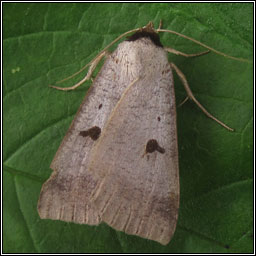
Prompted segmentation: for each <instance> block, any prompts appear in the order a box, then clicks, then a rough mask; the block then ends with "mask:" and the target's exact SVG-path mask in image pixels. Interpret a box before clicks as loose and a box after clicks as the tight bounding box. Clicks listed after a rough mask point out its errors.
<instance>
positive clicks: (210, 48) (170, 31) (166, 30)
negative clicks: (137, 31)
mask: <svg viewBox="0 0 256 256" xmlns="http://www.w3.org/2000/svg"><path fill="white" fill-rule="evenodd" d="M156 32H167V33H171V34H175V35H177V36H180V37H183V38H185V39H188V40H190V41H192V42H194V43H196V44H198V45H201V46H202V47H204V48H206V49H208V50H210V51H212V52H215V53H216V54H219V55H222V56H224V57H227V58H229V59H233V60H238V61H242V62H248V63H252V62H251V61H250V60H247V59H243V58H237V57H233V56H230V55H228V54H226V53H223V52H220V51H218V50H215V49H214V48H212V47H210V46H208V45H206V44H204V43H201V42H199V41H197V40H196V39H194V38H192V37H189V36H186V35H183V34H181V33H179V32H176V31H173V30H168V29H157V30H156Z"/></svg>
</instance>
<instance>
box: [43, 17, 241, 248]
mask: <svg viewBox="0 0 256 256" xmlns="http://www.w3.org/2000/svg"><path fill="white" fill-rule="evenodd" d="M134 32H135V34H133V35H132V36H130V37H129V38H128V39H127V40H126V41H123V42H122V43H120V44H119V45H118V47H117V49H116V50H115V51H114V52H113V53H111V54H109V53H107V51H106V49H107V48H108V47H109V46H111V45H112V44H113V43H115V42H116V41H118V40H119V39H120V38H122V37H124V36H126V35H127V34H130V33H134ZM158 32H171V33H176V34H178V33H177V32H173V31H169V30H163V29H160V28H158V29H157V30H155V29H154V27H153V24H152V23H151V22H150V23H149V24H148V25H147V26H145V27H143V28H140V29H135V30H131V31H128V32H126V33H124V34H123V35H121V36H120V37H118V38H117V39H116V40H115V41H113V42H112V43H111V44H110V45H109V46H107V47H106V48H105V49H104V50H103V51H102V52H101V53H100V54H99V55H98V56H97V57H96V58H95V59H94V60H93V61H92V62H90V63H89V65H90V68H89V71H88V73H87V75H86V77H85V78H84V79H83V80H82V81H80V82H79V83H78V84H76V85H75V86H73V87H70V88H59V87H55V86H53V87H55V88H57V89H62V90H67V89H75V88H76V87H78V86H79V85H80V84H82V83H83V82H84V81H86V80H88V79H89V78H90V77H91V75H92V72H93V70H94V68H95V67H96V66H97V64H98V62H99V61H100V59H101V58H102V57H104V56H106V61H105V63H104V65H103V67H102V68H101V70H100V72H99V73H98V75H97V77H96V78H95V79H94V81H93V84H92V86H91V88H90V89H89V91H88V93H87V95H86V97H85V99H84V101H83V102H82V104H81V106H80V108H79V110H78V112H77V114H76V116H75V118H74V120H73V122H72V124H71V126H70V128H69V130H68V132H67V134H66V136H65V138H64V139H63V141H62V143H61V145H60V147H59V149H58V151H57V153H56V155H55V157H54V159H53V161H52V163H51V168H52V169H53V173H52V175H51V177H50V178H49V179H48V180H47V181H46V182H45V183H44V185H43V187H42V190H41V194H40V198H39V202H38V212H39V215H40V217H41V218H42V219H54V220H62V221H67V222H75V223H80V224H89V225H98V224H100V223H101V222H105V223H107V224H108V225H110V226H111V227H113V228H115V229H116V230H120V231H124V232H125V233H127V234H132V235H137V236H140V237H143V238H147V239H151V240H154V241H157V242H159V243H161V244H164V245H165V244H168V243H169V241H170V239H171V237H172V235H173V233H174V231H175V227H176V223H177V218H178V209H179V197H180V195H179V166H178V147H177V127H176V104H175V95H174V84H173V76H172V70H173V69H174V70H175V71H176V72H177V73H178V75H179V77H180V78H181V80H182V81H183V83H184V86H185V89H186V91H187V94H188V97H189V98H190V99H192V100H193V101H194V102H195V103H196V104H197V105H198V106H199V107H200V108H201V109H202V110H203V112H204V113H205V114H206V115H207V116H209V117H210V118H212V119H214V120H215V121H217V122H218V123H220V124H221V125H222V126H224V127H225V128H227V129H229V130H232V129H231V128H229V127H228V126H226V125H225V124H223V123H222V122H220V121H219V120H217V119H216V118H215V117H213V116H212V115H211V114H209V113H208V112H207V111H206V110H205V109H204V107H203V106H202V105H201V104H200V103H199V102H198V101H197V100H196V99H195V97H194V96H193V94H192V92H191V90H190V88H189V87H188V83H187V81H186V78H185V76H184V75H183V74H182V72H181V71H180V70H179V69H178V68H177V67H176V66H175V65H174V64H173V63H171V64H170V63H169V62H168V58H167V52H172V53H175V54H180V55H183V56H187V57H189V56H199V55H202V54H205V53H207V52H208V51H207V52H203V53H199V54H191V55H188V54H184V53H181V52H178V51H176V50H174V49H171V48H167V47H163V46H162V44H161V42H160V39H159V35H158ZM179 35H180V34H179ZM181 36H183V35H181ZM183 37H185V38H188V37H186V36H183ZM189 39H190V40H193V39H191V38H189ZM193 41H194V42H196V43H199V44H200V45H202V46H204V47H206V48H208V49H210V50H212V51H215V52H217V51H216V50H214V49H212V48H209V47H207V46H205V45H203V44H202V43H200V42H198V41H195V40H193ZM217 53H219V54H222V53H220V52H217ZM222 55H225V54H222ZM231 58H234V57H231ZM234 59H236V58H234ZM240 60H241V59H240Z"/></svg>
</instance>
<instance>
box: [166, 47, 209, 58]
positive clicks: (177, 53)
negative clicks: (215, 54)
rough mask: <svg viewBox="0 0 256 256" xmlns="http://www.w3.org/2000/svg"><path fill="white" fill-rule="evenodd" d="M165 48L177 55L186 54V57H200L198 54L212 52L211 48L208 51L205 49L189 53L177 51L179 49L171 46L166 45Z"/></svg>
mask: <svg viewBox="0 0 256 256" xmlns="http://www.w3.org/2000/svg"><path fill="white" fill-rule="evenodd" d="M164 50H165V51H167V52H170V53H174V54H176V55H181V56H184V57H198V56H202V55H205V54H207V53H209V52H210V51H209V50H207V51H204V52H198V53H192V54H187V53H184V52H180V51H177V50H175V49H173V48H170V47H164Z"/></svg>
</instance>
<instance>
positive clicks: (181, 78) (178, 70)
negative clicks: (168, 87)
mask: <svg viewBox="0 0 256 256" xmlns="http://www.w3.org/2000/svg"><path fill="white" fill-rule="evenodd" d="M170 66H171V67H172V68H173V69H174V70H175V71H176V73H177V75H178V76H179V78H180V80H181V82H182V83H183V85H184V88H185V90H186V92H187V95H188V98H190V99H191V100H193V101H194V102H195V103H196V105H197V106H198V107H199V108H200V109H201V110H202V111H203V112H204V113H205V114H206V115H207V116H208V117H209V118H211V119H213V120H214V121H216V122H217V123H219V124H220V125H222V126H223V127H224V128H226V129H228V130H230V131H234V129H232V128H230V127H229V126H227V125H226V124H224V123H223V122H221V121H220V120H218V119H217V118H216V117H214V116H213V115H212V114H210V113H209V112H208V111H207V110H206V109H205V108H204V107H203V106H202V105H201V103H200V102H199V101H198V100H197V99H196V98H195V96H194V95H193V93H192V91H191V89H190V87H189V85H188V82H187V79H186V77H185V75H184V74H183V73H182V72H181V71H180V69H179V68H178V67H177V66H176V65H175V64H174V63H170Z"/></svg>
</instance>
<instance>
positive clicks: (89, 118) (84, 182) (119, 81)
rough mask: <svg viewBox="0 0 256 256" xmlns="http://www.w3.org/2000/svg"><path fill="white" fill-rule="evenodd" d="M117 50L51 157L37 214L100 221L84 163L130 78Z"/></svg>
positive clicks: (92, 222)
mask: <svg viewBox="0 0 256 256" xmlns="http://www.w3.org/2000/svg"><path fill="white" fill-rule="evenodd" d="M120 51H122V49H120V47H118V48H117V50H116V51H115V52H113V53H112V54H111V56H109V57H108V58H107V59H106V61H105V63H104V65H103V67H102V69H101V71H100V72H99V74H98V75H97V77H96V78H95V79H94V82H93V84H92V86H91V88H90V89H89V91H88V93H87V94H86V96H85V99H84V101H83V102H82V104H81V106H80V108H79V110H78V112H77V114H76V116H75V118H74V120H73V122H72V124H71V126H70V128H69V130H68V132H67V134H66V136H65V138H64V139H63V141H62V143H61V146H60V147H59V149H58V151H57V153H56V155H55V157H54V159H53V161H52V164H51V168H52V169H53V170H54V172H53V173H52V175H51V177H50V178H49V180H48V181H47V182H46V183H45V184H44V185H43V188H42V191H41V194H40V200H39V203H38V211H39V215H40V217H41V218H50V219H58V220H63V221H72V222H76V223H87V224H98V223H99V222H100V216H98V214H97V212H96V211H95V210H94V209H93V206H92V205H91V203H90V200H89V196H90V193H91V191H92V190H93V189H94V187H96V186H97V182H98V181H97V180H95V179H94V177H93V176H92V175H90V173H88V172H87V165H88V162H89V160H88V159H89V158H90V151H91V149H92V147H93V146H94V144H95V141H96V140H97V138H98V137H99V136H100V133H101V131H102V130H104V126H105V124H106V122H107V120H108V119H109V116H110V114H111V112H112V110H113V108H114V107H115V106H116V104H117V102H118V101H119V99H120V98H121V96H122V94H123V91H124V90H125V88H126V87H127V85H128V84H129V83H130V82H131V81H130V80H129V77H127V79H124V78H123V77H122V75H121V73H122V71H121V67H120V64H119V63H118V62H117V55H120ZM85 135H86V136H85ZM96 135H97V136H96Z"/></svg>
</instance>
